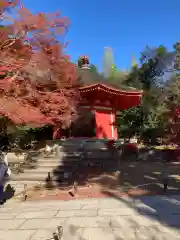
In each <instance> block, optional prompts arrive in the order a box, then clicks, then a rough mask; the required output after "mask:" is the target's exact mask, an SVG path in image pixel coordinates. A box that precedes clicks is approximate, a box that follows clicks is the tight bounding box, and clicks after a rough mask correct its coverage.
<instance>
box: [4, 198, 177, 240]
mask: <svg viewBox="0 0 180 240" xmlns="http://www.w3.org/2000/svg"><path fill="white" fill-rule="evenodd" d="M60 225H61V226H63V239H66V240H70V239H83V240H86V239H87V240H89V239H92V240H96V239H98V240H99V239H109V240H111V239H117V240H120V239H127V240H128V239H131V240H132V239H137V240H141V239H147V240H150V239H154V240H155V239H157V240H159V239H161V240H162V239H163V240H166V239H171V240H173V239H180V196H179V195H174V196H171V197H169V196H168V197H166V196H152V197H140V198H136V200H133V199H130V198H126V197H123V198H119V199H112V198H104V199H87V200H72V201H44V202H42V201H41V202H40V201H39V202H23V203H17V202H13V201H12V202H10V203H7V204H6V205H4V206H1V208H0V239H1V240H14V239H17V240H40V239H42V240H46V239H51V238H52V234H53V232H54V231H56V228H57V226H60Z"/></svg>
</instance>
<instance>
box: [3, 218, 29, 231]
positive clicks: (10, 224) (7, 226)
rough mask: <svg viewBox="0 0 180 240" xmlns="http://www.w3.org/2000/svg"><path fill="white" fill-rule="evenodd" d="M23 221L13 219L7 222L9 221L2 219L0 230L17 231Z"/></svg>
mask: <svg viewBox="0 0 180 240" xmlns="http://www.w3.org/2000/svg"><path fill="white" fill-rule="evenodd" d="M24 221H25V220H24V219H19V220H18V219H13V220H9V219H6V220H5V219H3V220H0V230H13V229H17V228H18V227H19V226H20V225H21V224H23V223H24Z"/></svg>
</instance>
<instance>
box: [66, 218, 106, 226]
mask: <svg viewBox="0 0 180 240" xmlns="http://www.w3.org/2000/svg"><path fill="white" fill-rule="evenodd" d="M66 224H67V225H73V226H76V227H80V228H81V227H82V228H88V227H94V228H98V227H104V228H106V227H109V226H110V219H108V218H103V217H72V218H69V219H67V221H66Z"/></svg>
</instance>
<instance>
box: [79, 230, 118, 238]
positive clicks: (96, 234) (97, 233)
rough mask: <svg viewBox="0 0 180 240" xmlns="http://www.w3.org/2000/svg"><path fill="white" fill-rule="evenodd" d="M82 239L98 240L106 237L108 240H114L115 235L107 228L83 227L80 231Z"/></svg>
mask: <svg viewBox="0 0 180 240" xmlns="http://www.w3.org/2000/svg"><path fill="white" fill-rule="evenodd" d="M82 239H86V240H100V239H108V240H115V239H116V238H115V235H114V234H113V231H112V230H111V229H110V228H108V229H102V228H85V229H84V231H83V233H82Z"/></svg>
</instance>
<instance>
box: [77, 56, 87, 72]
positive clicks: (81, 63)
mask: <svg viewBox="0 0 180 240" xmlns="http://www.w3.org/2000/svg"><path fill="white" fill-rule="evenodd" d="M78 67H79V68H86V69H89V58H88V56H80V57H79V58H78Z"/></svg>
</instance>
